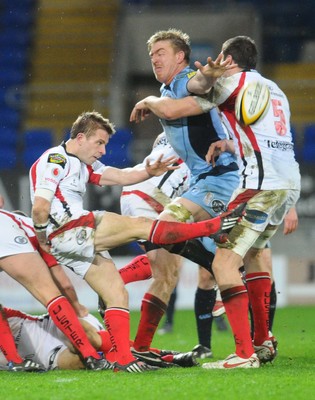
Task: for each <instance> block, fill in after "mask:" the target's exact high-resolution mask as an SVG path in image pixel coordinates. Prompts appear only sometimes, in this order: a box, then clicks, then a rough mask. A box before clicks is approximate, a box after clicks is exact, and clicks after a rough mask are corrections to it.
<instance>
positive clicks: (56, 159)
mask: <svg viewBox="0 0 315 400" xmlns="http://www.w3.org/2000/svg"><path fill="white" fill-rule="evenodd" d="M47 161H48V162H49V163H52V164H58V165H61V166H62V168H64V167H65V166H66V164H67V160H66V158H65V157H64V156H63V155H62V154H59V153H51V154H49V156H48V160H47Z"/></svg>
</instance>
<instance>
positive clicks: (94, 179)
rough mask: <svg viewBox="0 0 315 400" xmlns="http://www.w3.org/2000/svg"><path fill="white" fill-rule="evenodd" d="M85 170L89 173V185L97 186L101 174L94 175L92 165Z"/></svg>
mask: <svg viewBox="0 0 315 400" xmlns="http://www.w3.org/2000/svg"><path fill="white" fill-rule="evenodd" d="M87 169H88V171H89V183H92V184H93V185H99V184H100V180H101V176H102V175H101V174H95V173H94V169H93V167H92V165H87Z"/></svg>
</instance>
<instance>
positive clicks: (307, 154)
mask: <svg viewBox="0 0 315 400" xmlns="http://www.w3.org/2000/svg"><path fill="white" fill-rule="evenodd" d="M302 158H303V162H304V163H312V164H315V124H309V125H306V127H305V129H304V143H303V149H302Z"/></svg>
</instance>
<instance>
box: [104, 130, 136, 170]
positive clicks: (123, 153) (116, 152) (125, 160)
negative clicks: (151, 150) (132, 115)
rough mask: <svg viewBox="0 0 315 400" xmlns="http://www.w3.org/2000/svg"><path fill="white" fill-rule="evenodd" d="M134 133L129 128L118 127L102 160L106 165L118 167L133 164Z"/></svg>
mask: <svg viewBox="0 0 315 400" xmlns="http://www.w3.org/2000/svg"><path fill="white" fill-rule="evenodd" d="M132 143H133V135H132V132H131V131H130V130H129V129H125V128H122V129H117V131H116V133H115V134H114V135H113V136H112V137H111V138H110V140H109V142H108V144H107V146H106V154H105V155H104V156H103V157H102V159H101V161H102V162H103V163H104V164H105V165H110V166H112V167H117V168H125V167H130V166H132V165H133V159H132V154H131V153H132V152H131V145H132Z"/></svg>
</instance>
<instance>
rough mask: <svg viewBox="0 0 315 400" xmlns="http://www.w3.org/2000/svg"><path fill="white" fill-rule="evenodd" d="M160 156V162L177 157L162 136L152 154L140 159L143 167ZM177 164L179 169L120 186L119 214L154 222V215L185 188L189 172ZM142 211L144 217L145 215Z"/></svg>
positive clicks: (157, 140) (164, 136)
mask: <svg viewBox="0 0 315 400" xmlns="http://www.w3.org/2000/svg"><path fill="white" fill-rule="evenodd" d="M161 155H163V159H165V158H168V157H174V156H175V157H178V155H177V153H176V152H175V151H174V149H173V148H172V146H171V145H170V144H169V142H168V140H167V138H166V135H165V133H164V132H163V133H161V134H160V135H159V136H158V138H157V139H156V141H155V143H154V145H153V148H152V151H151V153H150V154H149V155H148V156H147V157H146V158H145V159H144V161H143V165H145V162H146V160H147V159H149V161H150V162H151V163H152V162H154V161H156V160H157V159H158V158H159V157H160V156H161ZM177 164H178V165H179V166H180V168H178V169H176V170H173V171H168V172H166V173H165V174H163V175H161V176H153V177H152V178H150V179H148V180H146V181H144V182H140V183H137V184H134V185H128V186H124V187H123V190H122V196H121V212H122V214H123V215H145V216H147V217H150V218H156V216H157V215H156V214H159V212H161V211H162V209H163V207H164V206H165V205H166V204H167V203H169V202H170V200H171V199H174V198H175V197H180V196H181V195H182V194H183V193H184V192H185V191H186V190H187V189H188V187H189V180H190V171H189V168H188V167H187V165H186V164H185V163H184V162H182V160H180V159H179V160H178V161H177ZM141 204H142V205H141ZM145 209H147V211H148V213H146V212H145ZM151 211H153V213H151Z"/></svg>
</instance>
